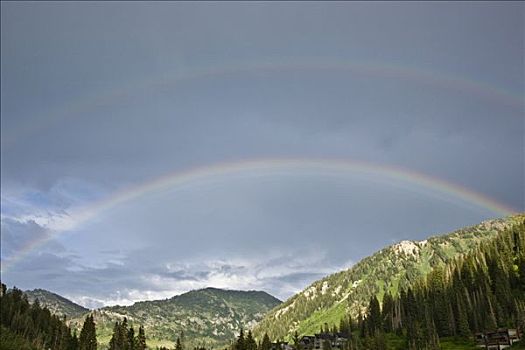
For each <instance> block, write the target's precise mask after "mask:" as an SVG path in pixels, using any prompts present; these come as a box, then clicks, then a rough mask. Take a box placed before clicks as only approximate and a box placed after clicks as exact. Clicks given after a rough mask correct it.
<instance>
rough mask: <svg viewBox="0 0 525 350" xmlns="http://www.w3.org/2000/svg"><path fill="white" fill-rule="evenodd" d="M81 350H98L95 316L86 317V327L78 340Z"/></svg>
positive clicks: (84, 326) (83, 327)
mask: <svg viewBox="0 0 525 350" xmlns="http://www.w3.org/2000/svg"><path fill="white" fill-rule="evenodd" d="M78 343H79V349H80V350H96V349H97V335H96V329H95V321H94V320H93V315H88V316H86V319H85V320H84V325H83V326H82V330H81V331H80V337H79V339H78Z"/></svg>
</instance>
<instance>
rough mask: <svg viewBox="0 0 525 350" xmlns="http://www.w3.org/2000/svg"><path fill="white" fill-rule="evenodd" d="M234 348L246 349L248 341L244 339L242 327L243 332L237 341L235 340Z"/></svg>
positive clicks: (237, 349)
mask: <svg viewBox="0 0 525 350" xmlns="http://www.w3.org/2000/svg"><path fill="white" fill-rule="evenodd" d="M234 350H246V342H245V339H244V330H243V329H242V328H241V332H240V333H239V337H237V341H236V342H235V348H234Z"/></svg>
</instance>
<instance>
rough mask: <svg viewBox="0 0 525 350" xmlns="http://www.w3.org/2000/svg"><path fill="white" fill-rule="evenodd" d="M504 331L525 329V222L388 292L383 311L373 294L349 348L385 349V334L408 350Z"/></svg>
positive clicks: (435, 346) (434, 346)
mask: <svg viewBox="0 0 525 350" xmlns="http://www.w3.org/2000/svg"><path fill="white" fill-rule="evenodd" d="M500 327H504V328H521V329H525V220H523V221H522V222H521V223H518V224H515V225H513V226H512V227H509V228H508V229H506V230H504V231H502V232H500V234H499V235H498V236H497V237H496V238H494V239H493V240H491V241H490V242H484V243H483V244H481V245H480V246H479V247H478V248H477V249H475V250H473V251H471V252H470V253H468V254H465V255H462V256H458V257H457V258H456V259H454V260H452V261H450V262H448V263H447V264H443V265H439V266H437V267H435V268H434V269H433V271H432V272H430V273H429V274H428V275H427V277H426V278H425V279H422V280H421V281H418V283H415V284H414V285H413V286H412V287H409V288H408V289H407V290H401V292H400V293H399V295H398V296H396V297H392V296H391V295H390V294H387V295H386V296H385V297H384V298H383V302H382V307H380V303H379V301H378V299H377V298H376V297H375V296H373V297H372V298H371V300H370V304H369V306H368V310H367V313H366V316H365V317H364V319H358V322H357V327H356V328H357V329H358V330H359V335H360V337H359V338H358V339H355V340H354V342H353V346H352V347H351V348H354V349H357V348H365V349H380V350H382V349H387V345H386V344H387V343H386V342H385V340H384V339H385V334H387V333H395V334H397V335H400V336H403V337H404V338H405V339H406V342H405V343H404V346H405V347H404V348H405V349H409V350H417V349H429V350H434V349H436V350H437V349H440V346H439V339H440V338H443V337H462V338H467V339H469V338H471V336H472V335H473V334H475V333H478V332H484V331H486V330H489V331H490V330H496V329H497V328H500ZM359 346H361V347H359Z"/></svg>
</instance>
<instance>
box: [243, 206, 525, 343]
mask: <svg viewBox="0 0 525 350" xmlns="http://www.w3.org/2000/svg"><path fill="white" fill-rule="evenodd" d="M524 218H525V216H524V215H515V216H511V217H507V218H504V219H496V220H490V221H486V222H483V223H481V224H479V225H476V226H472V227H468V228H464V229H461V230H457V231H455V232H453V233H450V234H448V235H444V236H436V237H431V238H429V239H427V240H424V241H420V242H417V241H403V242H400V243H397V244H394V245H392V246H389V247H387V248H385V249H382V250H380V251H379V252H377V253H376V254H374V255H372V256H370V257H367V258H365V259H363V260H361V261H360V262H359V263H357V264H356V265H355V266H353V267H352V268H350V269H348V270H345V271H341V272H338V273H335V274H333V275H330V276H327V277H325V278H323V279H321V280H319V281H317V282H314V283H313V284H311V285H310V286H309V287H307V288H306V289H304V290H303V291H302V292H300V293H298V294H296V295H295V296H293V297H292V298H290V299H288V300H287V301H285V302H284V303H283V304H281V305H279V306H278V307H276V308H275V309H273V310H272V311H271V312H269V313H268V314H267V315H266V316H265V318H264V319H263V320H262V321H261V322H259V323H258V324H257V326H256V327H255V328H254V329H253V333H254V336H255V337H256V338H257V339H261V338H262V335H263V334H264V333H265V332H267V333H268V335H269V336H270V338H272V339H288V340H290V339H291V334H293V333H294V332H295V331H297V332H299V334H300V335H305V334H312V333H313V332H314V331H317V330H319V329H320V327H321V326H323V325H324V324H329V325H336V324H337V323H338V322H339V321H338V320H340V319H341V318H343V317H345V315H350V316H351V317H352V318H353V319H354V320H356V319H357V318H358V317H359V315H365V313H366V311H367V308H368V304H369V302H370V299H371V298H372V297H373V296H375V297H376V298H377V299H378V301H379V302H380V303H382V302H383V299H384V296H385V295H386V294H390V295H391V296H392V297H398V296H399V295H400V291H401V290H407V289H408V288H411V287H414V286H415V284H417V283H419V282H420V281H421V280H424V279H425V278H426V277H427V276H428V275H429V274H430V273H431V271H433V270H434V269H435V267H437V266H445V265H447V264H449V263H451V262H453V261H455V260H456V259H457V258H458V257H460V256H464V255H467V254H469V253H471V252H475V251H477V250H479V249H480V247H481V246H483V245H484V244H486V243H489V242H491V241H493V240H494V239H496V238H497V237H498V236H499V235H500V234H501V233H502V232H506V231H507V230H508V229H509V228H510V227H512V226H513V225H516V224H518V223H520V222H522V221H523V220H524Z"/></svg>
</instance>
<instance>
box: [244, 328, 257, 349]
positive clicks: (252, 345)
mask: <svg viewBox="0 0 525 350" xmlns="http://www.w3.org/2000/svg"><path fill="white" fill-rule="evenodd" d="M244 348H245V349H246V350H257V343H256V342H255V339H253V335H252V331H251V330H249V331H248V335H247V336H246V339H245V341H244Z"/></svg>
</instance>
